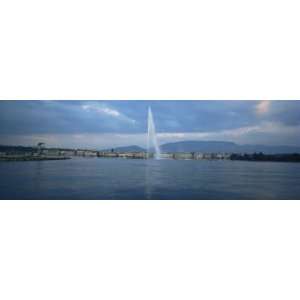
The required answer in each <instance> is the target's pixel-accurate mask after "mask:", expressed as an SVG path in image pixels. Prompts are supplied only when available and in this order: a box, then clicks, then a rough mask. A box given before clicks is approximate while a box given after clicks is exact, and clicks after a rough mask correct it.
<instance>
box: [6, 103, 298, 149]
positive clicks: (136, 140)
mask: <svg viewBox="0 0 300 300" xmlns="http://www.w3.org/2000/svg"><path fill="white" fill-rule="evenodd" d="M149 106H151V109H152V112H153V117H154V121H155V126H156V131H157V133H158V140H159V143H160V144H163V143H167V142H177V141H185V140H199V141H209V140H210V141H212V140H213V141H232V142H235V143H238V144H264V145H290V146H300V101H268V100H262V101H229V100H227V101H215V100H209V101H186V100H182V101H157V100H156V101H124V100H122V101H89V100H84V101H70V100H69V101H62V100H56V101H45V100H33V101H27V100H23V101H0V144H2V145H24V146H32V145H36V144H37V143H38V142H44V143H46V146H48V147H68V148H91V149H105V148H111V147H118V146H128V145H139V146H142V147H145V145H146V131H147V111H148V107H149Z"/></svg>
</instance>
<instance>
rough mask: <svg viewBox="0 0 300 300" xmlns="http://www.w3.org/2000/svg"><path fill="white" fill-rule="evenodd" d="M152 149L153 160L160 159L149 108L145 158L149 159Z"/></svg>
mask: <svg viewBox="0 0 300 300" xmlns="http://www.w3.org/2000/svg"><path fill="white" fill-rule="evenodd" d="M152 148H154V158H155V159H160V148H159V144H158V141H157V136H156V130H155V124H154V119H153V115H152V111H151V107H150V106H149V107H148V137H147V157H148V158H149V157H150V151H151V149H152Z"/></svg>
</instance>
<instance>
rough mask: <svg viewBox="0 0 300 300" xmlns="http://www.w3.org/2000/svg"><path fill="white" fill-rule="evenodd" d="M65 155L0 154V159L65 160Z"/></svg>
mask: <svg viewBox="0 0 300 300" xmlns="http://www.w3.org/2000/svg"><path fill="white" fill-rule="evenodd" d="M65 159H70V157H66V156H30V155H1V156H0V161H42V160H65Z"/></svg>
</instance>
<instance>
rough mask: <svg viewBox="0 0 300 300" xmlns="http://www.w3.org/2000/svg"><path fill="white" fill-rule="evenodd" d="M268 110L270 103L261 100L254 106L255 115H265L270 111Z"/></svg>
mask: <svg viewBox="0 0 300 300" xmlns="http://www.w3.org/2000/svg"><path fill="white" fill-rule="evenodd" d="M270 108H271V101H269V100H263V101H260V102H259V103H258V104H257V105H256V107H255V111H256V114H257V115H265V114H267V113H268V112H269V111H270Z"/></svg>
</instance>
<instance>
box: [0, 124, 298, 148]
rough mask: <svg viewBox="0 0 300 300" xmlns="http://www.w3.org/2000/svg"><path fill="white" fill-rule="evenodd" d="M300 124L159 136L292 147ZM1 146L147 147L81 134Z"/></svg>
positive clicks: (132, 138)
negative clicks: (41, 144)
mask: <svg viewBox="0 0 300 300" xmlns="http://www.w3.org/2000/svg"><path fill="white" fill-rule="evenodd" d="M299 132H300V125H297V126H289V125H285V124H282V123H279V122H262V123H261V124H259V125H256V126H245V127H240V128H235V129H227V130H220V131H207V132H164V133H158V141H159V144H164V143H168V142H177V141H188V140H196V141H197V140H198V141H199V140H200V141H201V140H202V141H212V140H217V141H231V142H236V143H238V144H265V145H282V144H286V145H291V146H300V144H299V142H298V141H299ZM1 140H2V141H3V143H4V144H9V145H27V146H30V145H36V144H37V143H38V142H45V143H46V146H49V147H69V148H90V149H104V148H112V147H119V146H127V145H139V146H142V147H145V146H146V141H147V134H146V133H80V134H38V135H8V136H1Z"/></svg>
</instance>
